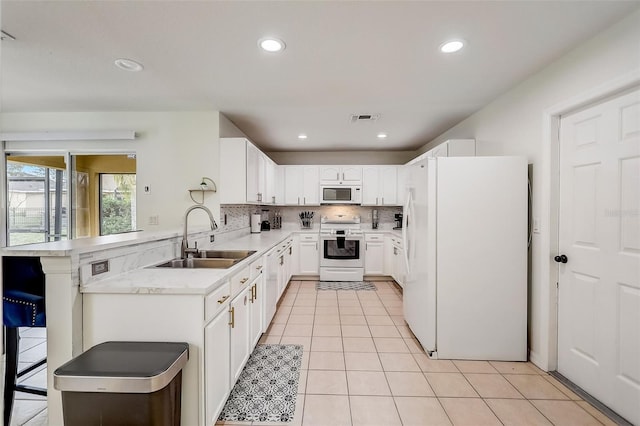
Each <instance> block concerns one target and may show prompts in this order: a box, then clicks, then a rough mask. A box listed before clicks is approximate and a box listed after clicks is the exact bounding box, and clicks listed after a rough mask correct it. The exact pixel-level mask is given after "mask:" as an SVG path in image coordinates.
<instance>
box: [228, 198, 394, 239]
mask: <svg viewBox="0 0 640 426" xmlns="http://www.w3.org/2000/svg"><path fill="white" fill-rule="evenodd" d="M262 210H268V211H269V221H270V222H271V223H273V216H274V213H275V212H276V211H279V212H280V214H281V216H282V227H283V228H299V227H300V213H301V212H303V211H309V212H314V217H313V219H314V227H318V226H319V224H320V216H327V215H336V214H344V215H347V216H358V215H359V216H360V218H361V220H362V226H363V228H365V229H366V228H368V227H371V215H372V211H373V210H378V223H379V228H380V229H391V228H393V227H394V226H395V218H394V214H396V213H401V212H402V207H362V206H348V205H335V206H308V207H304V206H247V205H222V206H220V224H219V228H218V232H220V233H222V232H229V231H236V230H239V229H245V228H246V229H248V228H249V221H250V216H251V214H252V213H262ZM225 215H226V224H225Z"/></svg>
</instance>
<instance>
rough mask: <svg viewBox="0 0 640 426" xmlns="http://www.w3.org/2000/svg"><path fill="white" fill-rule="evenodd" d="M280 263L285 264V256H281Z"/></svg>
mask: <svg viewBox="0 0 640 426" xmlns="http://www.w3.org/2000/svg"><path fill="white" fill-rule="evenodd" d="M280 264H281V265H282V264H284V257H283V256H280Z"/></svg>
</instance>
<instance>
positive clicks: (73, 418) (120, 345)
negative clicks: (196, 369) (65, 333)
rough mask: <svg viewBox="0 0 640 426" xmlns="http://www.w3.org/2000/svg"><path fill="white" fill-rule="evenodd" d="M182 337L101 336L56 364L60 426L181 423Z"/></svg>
mask: <svg viewBox="0 0 640 426" xmlns="http://www.w3.org/2000/svg"><path fill="white" fill-rule="evenodd" d="M188 358H189V345H188V344H187V343H169V342H105V343H101V344H99V345H96V346H94V347H92V348H91V349H89V350H88V351H86V352H84V353H83V354H81V355H79V356H78V357H76V358H74V359H72V360H71V361H69V362H67V363H66V364H64V365H62V366H61V367H60V368H58V369H57V370H56V371H55V372H54V373H53V377H54V379H53V380H54V381H53V383H54V387H55V388H56V389H58V390H60V391H62V410H63V416H64V424H65V426H92V425H131V426H142V425H145V426H146V425H148V426H152V425H153V426H178V425H180V414H181V411H180V398H181V395H182V368H183V367H184V366H185V365H186V363H187V360H188Z"/></svg>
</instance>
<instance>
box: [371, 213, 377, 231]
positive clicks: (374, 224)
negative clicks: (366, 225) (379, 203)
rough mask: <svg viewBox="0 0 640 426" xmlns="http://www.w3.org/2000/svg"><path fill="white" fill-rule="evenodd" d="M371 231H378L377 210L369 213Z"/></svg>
mask: <svg viewBox="0 0 640 426" xmlns="http://www.w3.org/2000/svg"><path fill="white" fill-rule="evenodd" d="M371 229H378V210H376V209H373V211H371Z"/></svg>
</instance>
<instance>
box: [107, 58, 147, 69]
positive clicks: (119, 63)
mask: <svg viewBox="0 0 640 426" xmlns="http://www.w3.org/2000/svg"><path fill="white" fill-rule="evenodd" d="M114 63H115V64H116V67H118V68H120V69H121V70H125V71H131V72H138V71H142V70H143V69H144V67H143V66H142V64H141V63H139V62H136V61H134V60H133V59H125V58H118V59H116V60H115V61H114Z"/></svg>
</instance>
